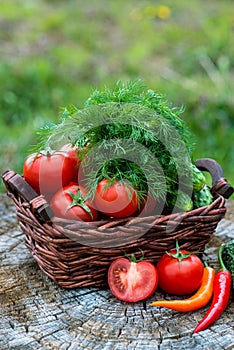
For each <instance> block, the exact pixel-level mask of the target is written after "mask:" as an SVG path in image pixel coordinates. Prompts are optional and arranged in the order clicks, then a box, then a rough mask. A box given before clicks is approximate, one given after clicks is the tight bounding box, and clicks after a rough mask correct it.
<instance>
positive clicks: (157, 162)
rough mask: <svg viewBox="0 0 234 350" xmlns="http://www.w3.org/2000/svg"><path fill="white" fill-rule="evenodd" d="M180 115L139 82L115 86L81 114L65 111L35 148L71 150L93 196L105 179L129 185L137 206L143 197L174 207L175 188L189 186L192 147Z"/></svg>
mask: <svg viewBox="0 0 234 350" xmlns="http://www.w3.org/2000/svg"><path fill="white" fill-rule="evenodd" d="M181 113H182V109H177V108H175V107H173V106H171V105H170V104H169V103H168V101H167V100H166V99H165V97H164V96H163V95H161V94H160V93H158V92H155V91H153V90H149V89H146V87H145V86H144V85H143V84H142V83H141V81H139V80H138V81H130V82H128V83H125V84H124V83H121V82H120V81H119V82H117V83H116V84H115V85H114V87H113V88H107V87H106V88H105V89H104V91H98V90H95V91H94V92H93V93H92V94H91V96H90V97H89V98H88V100H87V101H86V103H85V106H84V108H82V109H78V108H77V107H74V106H72V107H70V108H65V109H63V113H62V115H61V121H60V123H58V124H50V125H47V126H45V127H44V128H43V129H42V130H40V132H39V134H40V142H39V147H40V148H41V149H42V148H43V149H48V148H49V149H55V150H56V149H59V148H60V147H61V146H62V145H64V144H66V143H70V144H72V145H73V146H75V147H76V148H77V150H78V151H77V152H78V156H79V157H80V158H81V159H82V170H83V173H84V174H85V176H86V184H87V186H88V188H89V190H90V194H91V195H93V193H94V191H95V188H96V186H97V184H98V182H99V181H101V180H102V179H104V178H108V179H110V184H111V182H112V181H115V180H119V181H122V182H128V183H130V184H131V185H132V186H133V188H134V190H135V191H136V193H137V195H138V198H139V200H140V202H141V201H143V200H144V199H145V198H146V195H147V193H150V195H152V196H153V197H155V198H156V199H158V200H163V201H165V200H167V198H170V200H171V201H173V202H174V201H175V198H173V196H174V197H175V196H177V194H178V188H180V189H181V188H182V189H183V190H184V191H186V190H190V189H191V186H192V184H191V181H190V180H191V156H192V151H193V146H194V143H193V142H192V141H191V140H193V138H192V137H191V133H190V132H189V130H188V129H187V127H186V125H185V124H184V122H183V121H182V119H181V118H180V114H181ZM169 204H170V203H168V205H169Z"/></svg>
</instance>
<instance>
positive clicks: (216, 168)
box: [196, 158, 234, 198]
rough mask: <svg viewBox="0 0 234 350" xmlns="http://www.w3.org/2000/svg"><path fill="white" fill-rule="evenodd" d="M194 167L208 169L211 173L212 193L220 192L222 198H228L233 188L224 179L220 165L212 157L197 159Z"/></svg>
mask: <svg viewBox="0 0 234 350" xmlns="http://www.w3.org/2000/svg"><path fill="white" fill-rule="evenodd" d="M196 167H197V168H198V169H200V170H201V171H208V172H209V173H210V174H211V177H212V188H211V193H212V194H213V195H217V194H220V195H221V196H223V197H224V198H229V197H230V196H231V195H232V194H233V192H234V188H233V187H232V185H231V184H230V183H229V182H228V181H227V180H226V179H225V177H224V174H223V170H222V168H221V166H220V165H219V164H218V163H217V162H216V161H215V160H214V159H211V158H201V159H197V161H196Z"/></svg>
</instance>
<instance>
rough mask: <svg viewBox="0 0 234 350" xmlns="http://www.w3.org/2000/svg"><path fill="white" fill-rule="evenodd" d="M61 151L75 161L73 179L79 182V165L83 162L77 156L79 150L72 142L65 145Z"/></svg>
mask: <svg viewBox="0 0 234 350" xmlns="http://www.w3.org/2000/svg"><path fill="white" fill-rule="evenodd" d="M60 151H62V152H64V153H65V154H66V155H67V156H68V157H69V158H70V159H71V161H72V163H73V178H72V180H73V181H74V182H78V172H79V166H80V163H81V160H80V159H79V157H78V156H77V151H76V148H75V147H72V145H70V144H66V145H64V146H63V147H62V148H61V149H60Z"/></svg>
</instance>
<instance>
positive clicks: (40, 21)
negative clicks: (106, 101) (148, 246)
mask: <svg viewBox="0 0 234 350" xmlns="http://www.w3.org/2000/svg"><path fill="white" fill-rule="evenodd" d="M232 8H233V1H232V0H223V1H218V0H208V1H205V2H204V1H201V0H195V1H193V2H187V1H186V0H177V1H172V0H165V1H163V2H158V1H140V0H138V1H136V0H129V1H124V0H119V1H108V0H99V1H94V0H90V1H86V2H85V1H82V0H67V1H59V0H53V1H51V0H47V1H46V0H44V1H43V0H35V1H31V0H25V1H20V0H11V1H7V0H1V13H0V53H1V61H0V122H1V124H0V125H1V129H0V146H1V147H0V172H2V171H3V170H5V169H6V168H11V169H14V170H15V171H17V172H19V173H21V172H22V164H23V161H24V158H25V157H26V155H27V154H28V153H29V150H30V148H31V145H33V144H35V142H36V139H35V137H36V130H37V128H39V127H40V126H42V125H43V123H44V122H45V121H49V120H53V121H57V120H58V118H59V112H60V108H62V107H64V106H68V105H72V104H74V105H76V106H78V107H83V103H84V101H85V100H86V99H87V98H88V97H89V95H90V94H91V93H92V92H93V90H94V89H95V88H96V87H97V88H98V89H102V88H103V87H104V86H108V85H109V86H112V85H113V84H114V83H115V82H116V81H117V80H123V81H126V80H129V79H138V78H141V79H142V80H143V82H144V83H145V84H146V85H147V86H148V87H149V88H151V89H154V90H157V91H159V92H161V93H164V94H166V96H167V97H168V99H169V100H171V101H172V102H173V104H174V105H177V106H179V107H180V106H181V105H183V106H184V107H185V111H184V113H183V119H184V120H185V121H186V123H187V124H188V126H189V127H190V129H191V130H192V131H193V133H194V134H195V136H196V137H197V147H196V150H195V154H194V157H195V158H200V157H211V158H215V159H216V160H217V161H218V162H219V163H220V164H221V165H222V167H223V169H224V174H225V177H227V178H228V180H229V181H231V182H232V183H233V184H234V173H233V171H232V169H233V164H234V142H233V140H234V99H233V95H234V35H233V30H234V15H233V11H231V9H232ZM1 186H2V185H1ZM0 189H1V190H3V187H1V188H0Z"/></svg>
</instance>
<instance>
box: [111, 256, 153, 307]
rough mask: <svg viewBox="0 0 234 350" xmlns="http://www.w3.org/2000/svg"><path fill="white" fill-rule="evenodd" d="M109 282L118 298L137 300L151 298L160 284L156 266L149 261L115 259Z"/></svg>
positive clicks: (127, 300) (129, 300)
mask: <svg viewBox="0 0 234 350" xmlns="http://www.w3.org/2000/svg"><path fill="white" fill-rule="evenodd" d="M108 284H109V287H110V290H111V292H112V293H113V295H114V296H116V298H118V299H120V300H122V301H126V302H137V301H140V300H144V299H147V298H149V297H150V296H151V295H152V294H153V293H154V292H155V290H156V288H157V285H158V273H157V270H156V267H155V266H154V265H153V264H152V263H151V262H149V261H146V260H142V261H138V262H133V261H130V260H129V259H127V258H118V259H116V260H114V261H113V262H112V263H111V265H110V267H109V270H108Z"/></svg>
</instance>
